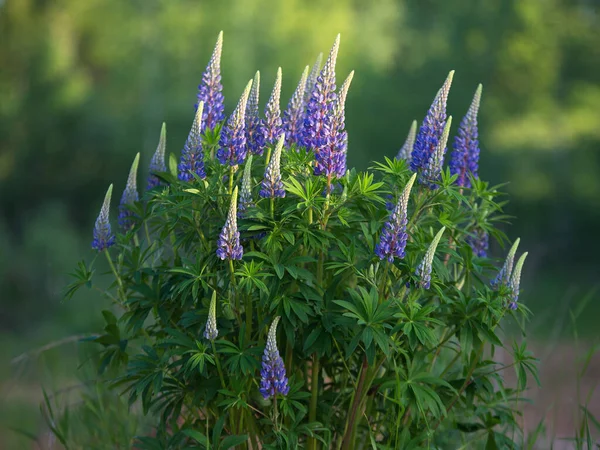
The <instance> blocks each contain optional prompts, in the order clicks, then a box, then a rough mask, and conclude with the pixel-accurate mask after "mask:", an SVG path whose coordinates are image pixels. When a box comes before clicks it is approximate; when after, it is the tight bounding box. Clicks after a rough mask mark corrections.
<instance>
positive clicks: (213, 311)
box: [204, 291, 219, 341]
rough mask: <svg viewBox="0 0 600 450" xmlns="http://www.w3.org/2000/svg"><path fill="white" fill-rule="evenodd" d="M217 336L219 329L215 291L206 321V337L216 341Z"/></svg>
mask: <svg viewBox="0 0 600 450" xmlns="http://www.w3.org/2000/svg"><path fill="white" fill-rule="evenodd" d="M217 336H219V330H217V292H216V291H213V294H212V298H211V299H210V306H209V308H208V320H207V321H206V328H205V330H204V337H205V338H206V339H208V340H209V341H214V340H215V339H216V338H217Z"/></svg>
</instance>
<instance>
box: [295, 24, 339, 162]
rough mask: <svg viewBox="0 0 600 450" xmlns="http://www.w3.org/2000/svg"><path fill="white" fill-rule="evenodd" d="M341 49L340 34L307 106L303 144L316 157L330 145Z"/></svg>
mask: <svg viewBox="0 0 600 450" xmlns="http://www.w3.org/2000/svg"><path fill="white" fill-rule="evenodd" d="M339 47H340V35H339V34H338V35H337V37H336V39H335V42H334V43H333V47H332V48H331V52H330V53H329V57H328V58H327V61H326V62H325V66H323V70H321V73H320V75H319V76H318V77H317V81H316V83H315V86H314V88H313V90H312V92H311V94H310V99H309V100H308V104H307V106H306V116H305V118H304V132H303V137H302V144H303V145H304V146H305V147H306V148H307V149H311V150H313V151H314V152H315V155H317V154H318V152H319V151H321V149H322V148H323V147H325V146H326V145H328V144H329V143H330V142H329V141H330V137H331V136H330V135H331V125H332V121H333V110H334V105H335V99H336V94H335V87H336V86H335V64H336V60H337V54H338V50H339Z"/></svg>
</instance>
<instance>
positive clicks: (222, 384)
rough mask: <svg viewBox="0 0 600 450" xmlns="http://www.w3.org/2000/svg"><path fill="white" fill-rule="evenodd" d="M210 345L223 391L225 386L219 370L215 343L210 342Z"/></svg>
mask: <svg viewBox="0 0 600 450" xmlns="http://www.w3.org/2000/svg"><path fill="white" fill-rule="evenodd" d="M210 345H211V346H212V350H213V354H214V355H215V365H216V366H217V372H219V378H220V379H221V386H222V387H223V389H225V388H226V385H225V377H223V371H222V370H221V363H220V362H219V355H218V353H217V348H216V347H215V341H212V340H211V341H210Z"/></svg>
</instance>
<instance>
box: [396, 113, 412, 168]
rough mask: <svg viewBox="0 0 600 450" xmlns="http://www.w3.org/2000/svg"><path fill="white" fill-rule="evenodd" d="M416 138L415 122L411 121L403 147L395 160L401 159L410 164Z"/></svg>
mask: <svg viewBox="0 0 600 450" xmlns="http://www.w3.org/2000/svg"><path fill="white" fill-rule="evenodd" d="M416 137H417V121H416V120H413V122H412V123H411V125H410V130H408V136H406V141H404V145H403V146H402V148H401V149H400V150H399V151H398V155H397V156H396V159H403V160H405V161H406V162H407V164H410V160H411V155H412V151H413V147H414V145H415V138H416Z"/></svg>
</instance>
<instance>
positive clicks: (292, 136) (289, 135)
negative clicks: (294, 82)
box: [283, 66, 308, 147]
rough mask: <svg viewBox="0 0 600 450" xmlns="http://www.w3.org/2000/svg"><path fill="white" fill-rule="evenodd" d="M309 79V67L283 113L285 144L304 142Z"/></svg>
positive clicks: (289, 145) (303, 73) (305, 69)
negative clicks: (306, 92) (305, 95)
mask: <svg viewBox="0 0 600 450" xmlns="http://www.w3.org/2000/svg"><path fill="white" fill-rule="evenodd" d="M307 77H308V66H306V67H305V68H304V72H302V76H301V77H300V82H299V83H298V86H297V87H296V90H295V91H294V95H292V98H291V99H290V101H289V103H288V106H287V109H286V110H285V111H284V112H283V131H284V132H285V144H286V145H287V146H288V147H291V146H292V144H296V145H300V143H301V142H302V131H303V124H304V92H305V90H306V79H307Z"/></svg>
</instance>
